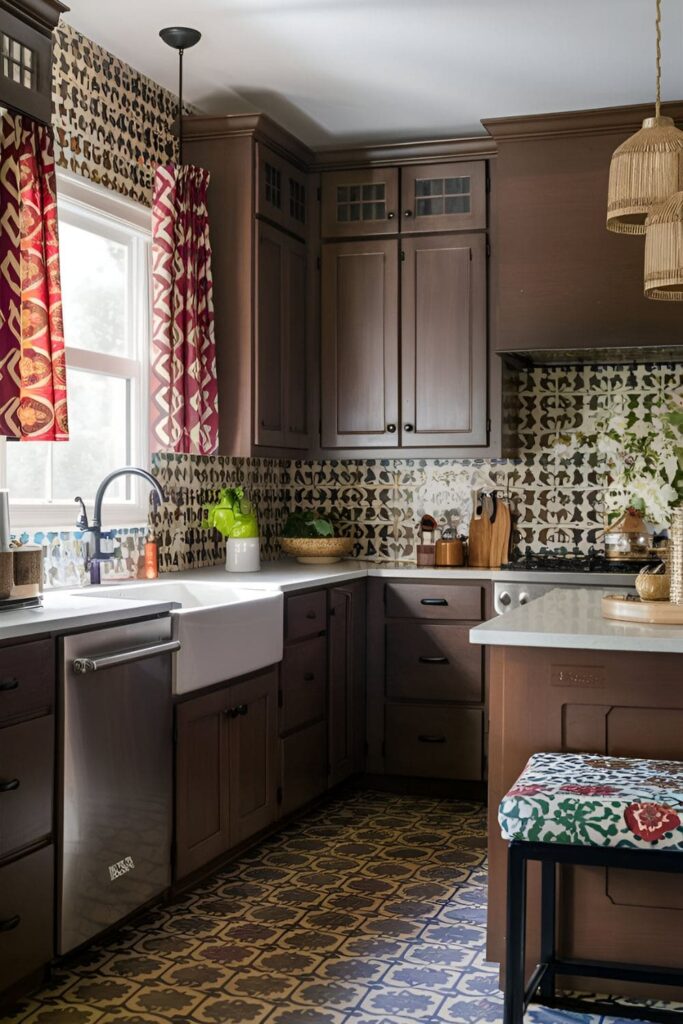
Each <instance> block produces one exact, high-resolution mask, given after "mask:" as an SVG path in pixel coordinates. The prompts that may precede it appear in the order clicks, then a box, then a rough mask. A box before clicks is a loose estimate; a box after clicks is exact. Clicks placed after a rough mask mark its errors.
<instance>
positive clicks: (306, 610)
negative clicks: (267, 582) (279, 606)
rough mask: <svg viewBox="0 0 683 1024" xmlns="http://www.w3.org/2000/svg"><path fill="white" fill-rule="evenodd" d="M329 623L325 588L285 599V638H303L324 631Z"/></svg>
mask: <svg viewBox="0 0 683 1024" xmlns="http://www.w3.org/2000/svg"><path fill="white" fill-rule="evenodd" d="M326 625H327V597H326V594H325V591H324V590H312V591H310V592H309V593H308V594H295V595H291V596H289V597H287V598H286V599H285V640H301V639H303V638H304V637H307V636H315V635H316V634H318V633H322V632H324V630H325V626H326Z"/></svg>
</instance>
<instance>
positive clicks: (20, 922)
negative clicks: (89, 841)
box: [0, 846, 55, 1020]
mask: <svg viewBox="0 0 683 1024" xmlns="http://www.w3.org/2000/svg"><path fill="white" fill-rule="evenodd" d="M54 856H55V855H54V849H53V847H52V846H43V847H42V849H40V850H36V851H35V852H34V853H29V854H28V856H26V857H20V858H19V859H18V860H13V861H10V863H9V864H6V865H5V866H4V867H0V992H2V991H3V989H6V988H9V986H10V985H13V984H14V983H15V982H18V981H20V980H21V979H22V978H26V977H28V976H29V975H31V974H33V972H34V971H37V970H38V969H39V968H40V967H42V966H43V965H44V964H47V963H49V962H50V960H51V959H52V956H53V952H54V951H53V943H52V930H53V927H54V912H55V901H54ZM7 1019H8V1018H5V1020H7Z"/></svg>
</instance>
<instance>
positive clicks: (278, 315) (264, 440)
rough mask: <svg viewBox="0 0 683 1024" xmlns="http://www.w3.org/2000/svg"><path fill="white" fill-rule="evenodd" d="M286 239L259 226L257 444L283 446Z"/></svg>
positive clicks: (280, 233)
mask: <svg viewBox="0 0 683 1024" xmlns="http://www.w3.org/2000/svg"><path fill="white" fill-rule="evenodd" d="M285 238H286V236H285V235H283V234H282V232H281V231H276V230H275V228H271V227H270V225H268V224H259V226H258V283H257V316H258V321H257V331H256V333H257V352H256V363H257V370H256V380H257V405H256V415H255V418H256V442H257V444H263V445H269V444H272V445H278V444H281V443H282V438H283V433H284V429H285V420H284V409H283V381H284V366H283V357H284V344H283V341H284V327H285V325H284V319H285V316H286V309H285V256H284V246H283V242H284V241H285Z"/></svg>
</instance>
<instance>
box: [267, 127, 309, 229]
mask: <svg viewBox="0 0 683 1024" xmlns="http://www.w3.org/2000/svg"><path fill="white" fill-rule="evenodd" d="M257 152H258V191H257V198H256V212H257V213H258V214H259V216H261V217H266V218H267V219H268V220H270V221H273V222H274V223H275V224H278V225H279V226H280V227H283V228H286V230H287V231H291V232H292V234H295V235H299V237H300V238H304V237H305V235H306V224H307V204H308V188H307V180H306V173H305V172H304V171H300V170H299V168H298V167H295V166H294V165H293V164H290V163H289V161H287V160H284V159H283V158H282V157H281V156H278V154H277V153H274V152H273V151H272V150H271V149H268V147H267V146H263V145H262V144H261V143H258V149H257Z"/></svg>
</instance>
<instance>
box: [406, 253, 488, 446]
mask: <svg viewBox="0 0 683 1024" xmlns="http://www.w3.org/2000/svg"><path fill="white" fill-rule="evenodd" d="M401 244H402V248H403V253H404V259H403V262H402V277H401V290H402V335H401V338H402V341H401V346H402V353H401V354H402V361H401V365H402V409H403V422H402V427H401V444H402V446H403V447H420V446H425V447H444V448H445V447H448V448H453V447H457V446H459V445H473V444H476V445H479V444H480V445H484V444H486V442H487V429H486V428H487V418H488V410H487V344H486V240H485V238H484V236H483V235H481V234H463V235H431V236H427V237H425V238H417V237H416V238H406V239H403V241H402V243H401Z"/></svg>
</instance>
